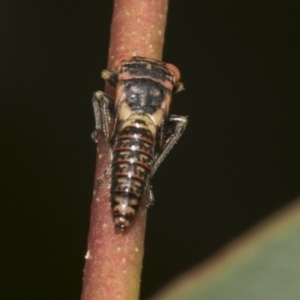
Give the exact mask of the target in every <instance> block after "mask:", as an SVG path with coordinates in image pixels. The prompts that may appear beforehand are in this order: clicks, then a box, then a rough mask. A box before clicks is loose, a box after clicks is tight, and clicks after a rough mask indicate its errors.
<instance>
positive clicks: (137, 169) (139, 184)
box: [111, 119, 154, 230]
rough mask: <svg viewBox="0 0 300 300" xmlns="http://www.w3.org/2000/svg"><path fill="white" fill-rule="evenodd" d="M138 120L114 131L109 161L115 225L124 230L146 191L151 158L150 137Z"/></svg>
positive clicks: (144, 126)
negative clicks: (110, 160)
mask: <svg viewBox="0 0 300 300" xmlns="http://www.w3.org/2000/svg"><path fill="white" fill-rule="evenodd" d="M148 126H149V125H147V123H146V122H145V121H143V120H142V119H136V120H134V121H131V122H130V125H127V126H125V127H123V129H121V131H119V132H118V134H117V136H116V139H115V143H114V148H113V160H112V181H111V205H112V210H113V217H114V222H115V226H116V227H117V228H120V229H122V230H124V229H126V228H127V227H128V226H129V225H130V223H131V221H132V220H133V218H134V217H135V215H136V212H137V210H138V208H139V206H140V204H141V201H142V199H143V197H144V195H145V192H146V190H147V185H148V182H149V177H150V172H151V167H152V162H153V158H154V137H153V133H152V132H151V131H150V128H148Z"/></svg>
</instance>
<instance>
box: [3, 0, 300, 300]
mask: <svg viewBox="0 0 300 300" xmlns="http://www.w3.org/2000/svg"><path fill="white" fill-rule="evenodd" d="M112 8H113V2H112V1H109V0H105V1H100V0H98V1H96V0H87V1H84V2H77V3H76V2H74V1H56V0H53V1H20V0H11V1H5V0H2V1H1V2H0V23H1V26H0V37H1V46H0V57H1V59H0V70H1V73H0V74H1V85H0V97H1V101H0V115H1V118H0V133H1V143H0V145H1V153H0V154H1V155H0V159H1V177H2V179H1V195H0V197H1V202H0V203H1V206H0V211H1V257H2V263H1V271H2V274H3V275H4V278H3V279H2V281H1V282H2V287H1V299H3V300H11V299H32V300H33V299H44V300H47V299H49V300H50V299H51V300H52V299H56V300H59V299H79V297H80V292H81V283H82V276H83V273H82V272H83V267H84V255H85V252H86V241H87V232H88V227H89V212H90V204H91V198H92V188H93V178H94V164H95V155H96V153H95V150H96V147H95V144H94V143H93V142H92V141H91V140H90V133H91V131H92V130H93V128H94V117H93V111H92V105H91V95H92V93H93V92H94V91H96V90H97V89H103V86H104V84H103V81H102V79H101V78H100V71H101V70H102V69H103V68H105V67H106V61H107V53H108V43H109V30H110V20H111V15H112ZM299 15H300V3H299V2H297V1H284V2H283V1H254V0H252V1H250V0H248V1H211V0H210V1H194V0H185V1H172V0H171V1H170V6H169V15H168V24H167V30H166V38H165V48H164V61H167V62H171V63H173V64H175V65H177V66H178V68H179V69H180V70H181V73H182V81H183V82H184V84H185V88H186V90H185V91H184V92H182V93H179V94H176V96H175V97H174V101H173V106H172V112H173V113H176V114H179V115H187V116H189V125H188V128H187V131H186V133H185V134H184V136H183V137H182V139H181V140H180V141H179V143H178V144H177V145H176V147H175V148H174V149H173V151H172V152H171V153H170V154H169V155H168V157H167V159H166V160H165V162H164V163H163V164H162V166H161V167H160V168H159V171H158V172H157V174H156V175H155V178H154V179H153V182H152V184H153V187H154V193H155V199H156V202H155V205H154V206H153V207H151V209H150V210H149V214H148V226H147V235H146V252H145V259H144V268H143V277H142V291H141V299H146V298H147V297H148V296H150V295H151V294H153V293H154V292H155V291H157V290H158V289H159V288H160V287H162V286H163V285H164V284H166V283H167V282H169V281H170V280H171V279H172V278H174V277H176V276H177V275H179V274H180V273H181V272H183V271H185V270H188V269H189V268H190V267H192V266H193V265H195V264H196V263H199V262H201V261H203V260H205V259H206V258H207V257H209V256H210V255H211V254H212V253H214V252H215V251H217V250H218V249H220V247H222V246H223V245H225V244H226V243H227V242H229V241H230V240H232V239H233V238H235V237H237V236H238V235H240V234H242V233H243V232H245V231H246V230H247V229H249V228H251V227H252V226H253V225H254V224H255V223H257V222H259V221H260V220H262V219H263V218H265V217H266V216H268V215H270V214H271V213H272V212H274V211H276V210H278V209H280V207H282V206H284V205H285V204H286V203H288V202H290V201H292V200H293V199H294V198H295V197H296V196H299V194H300V183H299V178H300V158H299V153H300V141H299V128H300V127H299V125H300V101H299V100H300V89H299V78H300V77H299V67H300V59H299V50H300V49H299V34H300V22H299Z"/></svg>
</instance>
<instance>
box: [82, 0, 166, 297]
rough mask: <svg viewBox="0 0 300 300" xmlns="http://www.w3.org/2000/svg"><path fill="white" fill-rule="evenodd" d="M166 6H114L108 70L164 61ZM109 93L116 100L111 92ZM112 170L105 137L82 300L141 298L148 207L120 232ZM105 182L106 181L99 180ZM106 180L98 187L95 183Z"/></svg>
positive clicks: (161, 1) (149, 1)
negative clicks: (122, 62) (124, 61)
mask: <svg viewBox="0 0 300 300" xmlns="http://www.w3.org/2000/svg"><path fill="white" fill-rule="evenodd" d="M167 5H168V1H167V0H126V1H125V0H115V2H114V12H113V20H112V25H111V39H110V48H109V58H108V68H110V67H111V66H112V64H113V62H114V61H115V60H116V59H118V58H120V57H122V56H125V55H130V56H134V55H137V56H144V57H150V58H154V59H158V60H161V56H162V48H163V41H164V31H165V24H166V14H167ZM105 91H106V92H107V93H109V94H111V95H113V89H112V88H110V87H108V86H107V87H106V89H105ZM108 167H109V161H108V156H107V151H106V145H105V140H104V137H103V135H101V136H100V139H99V142H98V144H97V162H96V171H95V186H94V192H93V201H92V207H91V220H90V231H89V237H88V250H87V254H86V265H85V270H84V281H83V291H82V296H81V299H82V300H98V299H101V300H106V299H107V300H115V299H120V300H135V299H138V298H139V289H140V277H141V270H142V260H143V254H144V238H145V227H146V213H147V211H146V207H145V205H142V208H141V209H140V212H139V214H138V215H137V218H136V221H135V222H133V224H132V226H131V227H130V228H129V230H127V231H126V232H124V233H121V232H120V231H118V230H116V229H115V228H114V224H113V218H112V212H111V206H110V190H109V186H110V178H109V177H108V176H105V175H104V173H105V171H106V170H107V169H108ZM101 176H102V177H101ZM99 177H101V178H102V184H101V186H100V187H99V186H98V184H97V179H98V178H99Z"/></svg>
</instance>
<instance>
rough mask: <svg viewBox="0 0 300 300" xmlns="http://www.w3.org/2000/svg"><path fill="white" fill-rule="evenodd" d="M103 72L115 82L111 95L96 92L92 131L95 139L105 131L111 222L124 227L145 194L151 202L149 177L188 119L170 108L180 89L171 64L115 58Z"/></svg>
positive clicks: (112, 82)
mask: <svg viewBox="0 0 300 300" xmlns="http://www.w3.org/2000/svg"><path fill="white" fill-rule="evenodd" d="M102 78H103V79H104V80H106V81H107V82H108V83H109V84H110V85H111V86H113V87H114V88H115V97H114V98H112V97H111V96H109V95H108V94H106V93H104V92H102V91H97V92H95V93H94V95H93V98H92V102H93V107H94V113H95V122H96V130H95V131H94V133H93V134H92V137H93V139H94V141H95V142H98V137H99V131H103V134H104V137H105V142H106V145H107V150H108V153H109V160H110V167H109V170H108V171H107V172H106V173H107V174H109V175H110V177H111V186H110V194H111V208H112V214H113V219H114V224H115V227H116V228H118V229H120V230H125V229H127V228H128V227H129V226H130V224H131V222H132V221H133V220H134V217H135V215H136V213H137V211H138V209H139V207H140V205H141V202H142V200H143V199H145V201H147V202H146V203H147V206H149V205H151V204H152V203H153V201H154V198H153V194H152V189H151V185H150V178H151V177H152V176H153V175H154V173H155V172H156V170H157V168H158V167H159V165H160V164H161V162H162V161H163V160H164V158H165V157H166V155H167V154H168V152H169V151H170V150H171V149H172V147H173V146H174V145H175V143H176V142H177V141H178V139H179V138H180V136H181V135H182V133H183V132H184V130H185V127H186V125H187V118H186V117H183V116H177V115H170V113H169V109H170V104H171V99H172V94H173V93H174V92H178V91H181V90H183V84H182V83H181V82H179V79H180V73H179V70H178V69H177V68H176V67H175V66H174V65H171V64H167V63H164V62H161V61H158V60H154V59H150V58H145V57H138V56H134V57H129V56H128V57H127V56H126V57H122V58H121V59H119V60H117V61H116V62H115V63H114V66H113V68H112V69H111V70H104V71H103V72H102ZM98 180H100V179H98Z"/></svg>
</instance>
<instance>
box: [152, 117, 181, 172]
mask: <svg viewBox="0 0 300 300" xmlns="http://www.w3.org/2000/svg"><path fill="white" fill-rule="evenodd" d="M186 125H187V117H183V116H177V115H171V116H170V117H169V120H168V123H167V132H166V141H165V143H164V145H163V148H162V151H161V153H160V154H159V155H158V156H157V157H156V158H155V161H154V162H153V165H152V169H151V177H152V176H153V175H154V173H155V172H156V170H157V168H158V167H159V165H160V164H161V163H162V161H163V160H164V159H165V157H166V156H167V154H168V153H169V152H170V150H171V149H172V148H173V146H174V145H175V144H176V143H177V141H178V140H179V138H180V137H181V135H182V134H183V132H184V130H185V127H186Z"/></svg>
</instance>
